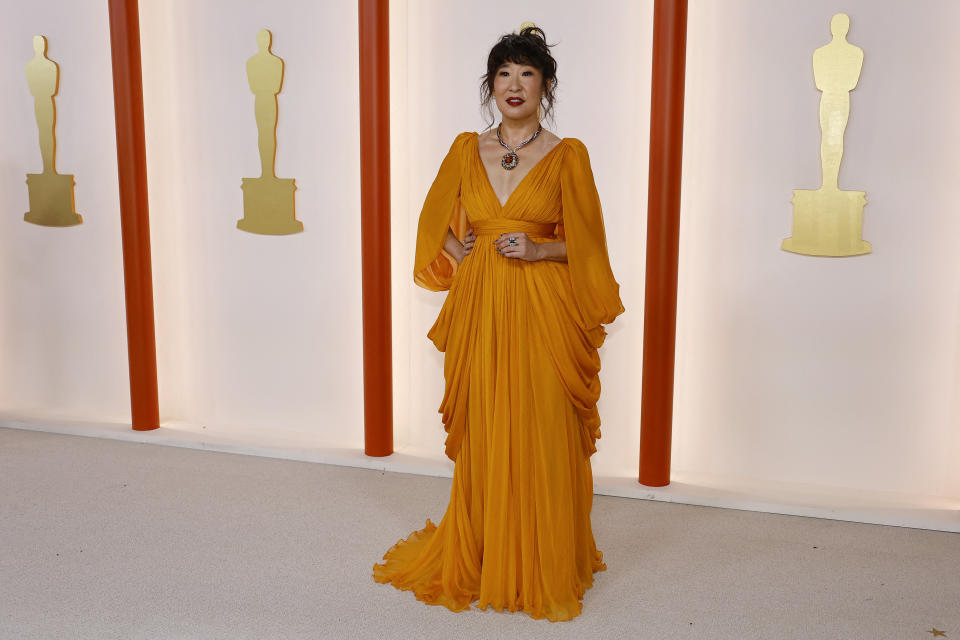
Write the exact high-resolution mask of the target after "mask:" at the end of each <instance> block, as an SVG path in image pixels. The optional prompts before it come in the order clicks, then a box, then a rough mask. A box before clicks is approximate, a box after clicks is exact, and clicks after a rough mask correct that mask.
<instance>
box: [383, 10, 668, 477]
mask: <svg viewBox="0 0 960 640" xmlns="http://www.w3.org/2000/svg"><path fill="white" fill-rule="evenodd" d="M652 16H653V3H652V1H643V2H637V1H635V0H622V1H607V2H599V3H580V2H576V3H573V2H571V3H557V2H551V1H549V0H544V1H536V2H533V1H531V2H508V1H506V0H497V1H495V2H487V3H484V4H483V5H482V7H481V6H480V5H477V4H474V3H462V2H443V1H441V0H406V1H402V0H394V1H393V2H391V40H392V42H391V55H392V65H393V66H392V71H393V74H392V75H393V80H392V83H391V91H392V94H393V102H392V116H391V126H392V138H393V181H394V182H393V190H394V195H393V222H392V224H393V235H394V244H393V270H394V287H393V297H394V310H395V314H394V315H395V317H394V355H395V378H396V385H395V386H396V393H395V396H396V422H397V444H398V446H399V447H400V448H402V449H403V450H405V451H412V452H416V453H418V454H420V455H423V456H427V457H434V458H437V459H439V458H442V456H443V450H442V443H443V437H444V434H443V430H442V425H441V423H440V418H439V415H438V414H437V407H439V405H440V400H441V398H442V393H443V369H442V363H443V354H441V353H439V352H437V351H436V349H435V348H434V346H433V344H432V343H430V342H429V341H428V340H427V338H426V334H427V331H428V330H429V329H430V327H431V325H432V324H433V322H434V320H435V319H436V317H437V314H438V313H439V311H440V307H441V305H442V304H443V300H444V295H445V294H438V293H433V292H430V291H426V290H423V289H420V288H418V287H416V286H415V285H414V284H413V282H412V269H413V267H412V265H413V250H414V242H415V238H416V230H417V218H418V216H419V214H420V207H421V206H422V204H423V199H424V196H425V195H426V193H427V189H428V188H429V187H430V183H431V182H432V181H433V179H434V177H435V175H436V172H437V169H438V168H439V166H440V161H441V160H442V159H443V157H444V155H445V154H446V152H447V150H448V149H449V147H450V144H451V142H452V141H453V138H454V137H455V136H456V135H457V134H458V133H460V132H461V131H482V130H483V129H485V128H486V126H487V122H486V121H485V120H484V118H483V117H482V115H481V112H480V107H479V100H480V98H479V86H480V76H481V75H482V74H484V73H485V72H486V61H487V54H488V53H489V51H490V48H491V47H492V46H493V44H494V43H496V41H497V39H498V38H499V37H500V36H501V35H502V34H504V33H507V32H509V31H514V30H516V29H517V28H519V26H520V24H521V23H522V22H524V21H531V22H534V23H536V24H537V25H539V26H540V27H541V28H543V29H544V31H545V32H546V34H547V39H548V41H549V42H550V43H551V44H554V43H555V44H556V46H555V47H554V49H553V54H554V56H555V57H556V59H557V63H558V71H557V76H558V80H559V84H558V89H557V93H558V101H557V105H556V122H555V126H553V125H550V127H548V128H552V130H553V131H554V132H556V133H557V134H558V135H560V136H568V137H576V138H580V139H581V140H582V141H583V142H584V143H585V144H586V145H587V148H588V149H589V150H590V154H591V162H592V165H593V171H594V174H595V177H596V181H597V187H598V189H599V192H600V199H601V203H602V205H603V211H604V220H605V224H606V230H607V240H608V244H609V252H610V259H611V262H612V264H613V272H614V275H615V276H616V277H617V280H618V281H619V282H620V284H621V296H622V298H623V301H624V305H625V307H626V309H627V312H626V313H625V314H624V315H622V316H620V318H618V319H617V321H616V322H615V323H614V324H613V325H611V326H610V327H609V336H608V337H607V342H606V344H605V345H604V347H603V348H602V350H601V358H602V362H603V370H602V371H601V373H600V378H601V382H602V384H603V394H602V397H601V400H600V415H601V418H602V419H603V427H602V432H603V437H602V439H601V441H600V442H599V443H598V449H599V450H598V452H597V454H595V456H594V458H593V465H594V471H595V472H596V473H597V474H601V475H619V476H635V475H636V472H637V459H638V450H639V442H640V431H639V415H640V393H639V390H640V361H641V354H642V324H643V322H642V321H643V311H642V310H643V264H644V249H645V244H644V238H645V228H646V199H647V161H648V152H649V151H648V150H649V146H648V136H649V128H650V110H649V105H650V61H651V58H650V55H651V37H652ZM498 115H499V114H498ZM498 121H499V118H498Z"/></svg>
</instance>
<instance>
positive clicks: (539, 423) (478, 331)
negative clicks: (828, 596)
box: [373, 27, 623, 621]
mask: <svg viewBox="0 0 960 640" xmlns="http://www.w3.org/2000/svg"><path fill="white" fill-rule="evenodd" d="M555 87H556V62H554V60H553V57H552V56H551V55H550V50H549V48H548V46H547V44H546V41H545V39H544V36H543V33H542V31H540V30H539V29H537V28H535V27H534V28H530V27H528V28H525V29H523V30H522V31H521V32H520V34H509V35H506V36H503V38H501V39H500V41H499V42H498V43H497V44H496V45H495V46H494V48H493V49H492V50H491V52H490V56H489V60H488V64H487V75H486V79H485V82H484V85H483V94H484V98H485V99H486V101H487V102H488V104H489V100H495V101H496V106H497V108H498V109H499V110H500V112H501V114H502V117H503V120H502V123H501V124H500V126H498V127H497V129H496V130H495V131H487V132H485V133H483V134H479V135H478V134H476V133H462V134H460V135H459V136H457V138H456V140H454V142H453V146H452V147H451V148H450V152H449V153H448V154H447V157H446V158H445V159H444V161H443V164H442V165H441V167H440V172H439V174H438V175H437V178H436V180H435V181H434V183H433V186H432V187H431V188H430V191H429V193H428V194H427V198H426V202H425V203H424V206H423V211H422V213H421V214H420V224H419V228H418V232H417V250H416V259H415V266H414V280H415V282H416V283H417V284H418V285H420V286H422V287H425V288H427V289H431V290H434V291H443V290H449V293H448V295H447V298H446V301H445V303H444V305H443V308H442V310H441V311H440V315H439V317H438V318H437V321H436V323H435V324H434V326H433V328H432V329H431V330H430V332H429V334H428V335H429V338H430V339H431V340H432V341H433V343H434V344H435V345H436V347H437V348H438V349H439V350H440V351H442V352H444V354H445V357H444V377H445V380H446V387H445V391H444V395H443V402H442V404H441V406H440V413H441V414H442V418H443V424H444V427H445V429H446V432H447V438H446V454H447V456H449V457H450V459H451V460H453V461H454V462H455V467H454V475H453V489H452V492H451V495H450V504H449V506H448V507H447V511H446V513H445V514H444V516H443V519H442V520H441V521H440V524H439V525H434V524H433V523H432V522H431V521H430V520H429V519H428V520H427V522H426V527H425V528H424V529H421V530H419V531H415V532H413V533H412V534H410V536H409V537H408V538H406V539H404V540H400V541H399V542H397V544H395V545H394V546H393V547H391V548H390V549H389V550H388V551H387V553H386V554H385V555H384V562H383V563H382V564H376V565H374V567H373V575H374V578H375V579H376V580H377V581H378V582H391V583H393V585H394V586H395V587H397V588H399V589H404V590H410V591H413V592H414V594H415V595H416V597H417V598H418V599H420V600H422V601H424V602H427V603H429V604H441V605H444V606H446V607H448V608H450V609H451V610H454V611H460V610H463V609H468V608H469V607H470V603H471V602H474V601H477V606H478V607H481V608H486V607H487V606H492V607H493V608H494V609H497V610H504V609H508V610H510V611H517V610H522V611H525V612H527V613H528V614H530V615H531V616H532V617H534V618H544V617H545V618H547V619H549V620H553V621H559V620H569V619H571V618H573V617H574V616H576V615H578V614H579V613H580V611H581V609H582V604H581V602H580V601H581V599H582V598H583V594H584V591H585V590H586V589H587V588H589V587H590V586H591V585H592V584H593V574H594V572H596V571H599V570H602V569H605V568H606V567H605V565H604V564H603V554H602V553H601V552H600V551H599V550H598V549H597V546H596V543H595V542H594V538H593V531H592V529H591V526H590V509H591V506H592V503H593V476H592V472H591V469H590V456H591V454H593V453H594V452H595V451H596V446H595V441H596V439H597V438H598V437H599V436H600V428H599V427H600V418H599V415H598V413H597V406H596V405H597V400H598V398H599V396H600V381H599V378H598V372H599V370H600V359H599V356H598V354H597V349H598V347H600V345H601V344H602V343H603V339H604V336H605V335H606V333H605V331H604V328H603V326H602V325H603V324H605V323H609V322H611V321H612V320H613V319H614V318H615V317H616V316H617V315H618V314H620V313H622V312H623V306H622V304H621V302H620V297H619V293H618V292H619V285H618V284H617V283H616V281H615V280H614V278H613V273H612V272H611V269H610V263H609V259H608V257H607V249H606V239H605V235H604V229H603V219H602V215H601V211H600V199H599V197H598V195H597V190H596V187H595V185H594V181H593V174H592V172H591V169H590V161H589V158H588V156H587V150H586V147H584V145H583V143H581V142H580V141H579V140H577V139H575V138H564V139H562V140H561V139H560V138H557V137H556V136H555V135H553V134H552V133H549V132H547V131H546V130H543V129H542V128H541V125H540V113H539V112H540V106H541V105H545V106H546V107H547V113H549V109H550V108H551V107H552V105H553V95H554V94H553V91H554V89H555ZM511 165H512V166H511Z"/></svg>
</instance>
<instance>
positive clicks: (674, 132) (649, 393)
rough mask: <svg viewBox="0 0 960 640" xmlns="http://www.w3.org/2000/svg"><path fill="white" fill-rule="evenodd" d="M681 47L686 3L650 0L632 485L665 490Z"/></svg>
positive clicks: (672, 343)
mask: <svg viewBox="0 0 960 640" xmlns="http://www.w3.org/2000/svg"><path fill="white" fill-rule="evenodd" d="M686 48H687V0H655V3H654V9H653V78H652V81H651V99H650V181H649V187H648V189H649V190H648V195H647V275H646V294H645V299H644V310H643V322H644V324H643V384H642V397H641V401H640V482H641V483H642V484H645V485H647V486H651V487H662V486H665V485H667V484H670V441H671V436H672V432H673V373H674V353H675V344H676V336H677V261H678V255H679V247H680V170H681V160H682V156H683V153H682V152H683V91H684V68H685V65H686Z"/></svg>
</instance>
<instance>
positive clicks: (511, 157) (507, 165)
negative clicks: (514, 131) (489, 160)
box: [497, 123, 543, 171]
mask: <svg viewBox="0 0 960 640" xmlns="http://www.w3.org/2000/svg"><path fill="white" fill-rule="evenodd" d="M502 124H503V123H501V124H498V125H497V140H498V141H499V142H500V144H502V145H503V148H504V149H506V150H507V151H508V153H505V154H503V158H501V159H500V166H501V167H503V168H504V169H506V170H507V171H510V170H511V169H516V167H517V165H518V164H520V156H518V155H517V149H519V148H520V147H522V146H524V145H528V144H530V143H531V142H533V141H534V140H536V139H537V136H538V135H540V132H541V131H543V125H541V124H538V125H537V130H536V131H534V132H533V135H532V136H530V137H529V138H527V139H526V140H524V141H523V142H521V143H520V144H518V145H517V146H515V147H514V148H512V149H511V148H510V147H509V146H508V145H507V143H506V142H504V141H503V138H501V137H500V127H501V126H502Z"/></svg>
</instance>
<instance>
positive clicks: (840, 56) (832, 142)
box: [782, 13, 871, 256]
mask: <svg viewBox="0 0 960 640" xmlns="http://www.w3.org/2000/svg"><path fill="white" fill-rule="evenodd" d="M849 29H850V18H849V17H848V16H847V15H846V14H843V13H838V14H836V15H835V16H833V18H832V19H831V20H830V33H832V34H833V39H832V40H831V41H830V43H829V44H827V45H825V46H822V47H820V48H819V49H817V50H816V51H814V52H813V77H814V82H815V83H816V85H817V89H819V90H820V91H821V92H822V94H823V95H821V97H820V130H821V141H820V163H821V166H822V168H823V182H822V185H821V187H820V188H819V189H817V190H815V191H808V190H803V189H795V190H794V192H793V235H792V236H791V237H789V238H787V239H786V240H784V241H783V245H782V246H783V249H784V250H785V251H792V252H793V253H802V254H804V255H809V256H858V255H863V254H865V253H870V251H871V247H870V243H869V242H866V241H865V240H864V239H863V207H864V206H866V204H867V197H866V193H865V192H863V191H843V190H841V189H840V187H839V186H838V184H837V176H838V175H839V173H840V160H841V158H842V157H843V132H844V130H845V129H846V127H847V120H848V119H849V117H850V92H851V91H852V90H853V89H854V88H855V87H856V86H857V81H858V80H859V79H860V70H861V69H862V68H863V50H862V49H861V48H860V47H856V46H854V45H852V44H850V43H849V42H847V31H849Z"/></svg>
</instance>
